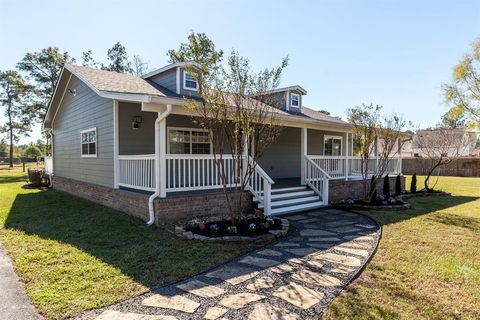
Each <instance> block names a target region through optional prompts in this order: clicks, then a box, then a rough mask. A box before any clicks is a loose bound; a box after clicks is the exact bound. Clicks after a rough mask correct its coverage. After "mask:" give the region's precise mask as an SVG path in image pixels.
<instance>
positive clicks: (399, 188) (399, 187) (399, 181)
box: [395, 174, 402, 196]
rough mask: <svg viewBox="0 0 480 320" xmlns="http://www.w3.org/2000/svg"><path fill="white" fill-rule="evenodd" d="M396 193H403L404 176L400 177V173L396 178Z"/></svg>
mask: <svg viewBox="0 0 480 320" xmlns="http://www.w3.org/2000/svg"><path fill="white" fill-rule="evenodd" d="M395 194H396V195H397V196H399V195H401V194H402V177H400V174H398V175H397V178H396V179H395Z"/></svg>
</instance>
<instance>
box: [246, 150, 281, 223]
mask: <svg viewBox="0 0 480 320" xmlns="http://www.w3.org/2000/svg"><path fill="white" fill-rule="evenodd" d="M248 161H249V163H250V165H251V166H252V168H253V172H252V174H251V176H250V179H249V181H248V189H249V190H250V192H251V193H252V194H253V196H254V198H255V199H256V200H258V201H261V202H262V203H263V213H264V214H265V215H270V212H271V197H272V184H274V183H275V182H273V180H272V178H270V177H269V176H268V174H267V173H266V172H265V171H264V170H263V169H262V168H261V167H260V166H259V165H258V164H257V163H255V162H254V161H253V159H252V158H251V157H250V156H249V157H248Z"/></svg>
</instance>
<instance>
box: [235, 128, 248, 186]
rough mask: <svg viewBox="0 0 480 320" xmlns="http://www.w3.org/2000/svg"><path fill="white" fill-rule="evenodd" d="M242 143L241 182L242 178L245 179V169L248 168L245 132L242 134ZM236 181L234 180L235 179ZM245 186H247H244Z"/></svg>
mask: <svg viewBox="0 0 480 320" xmlns="http://www.w3.org/2000/svg"><path fill="white" fill-rule="evenodd" d="M242 140H243V141H242V143H243V155H242V172H241V174H242V177H241V179H242V181H241V183H243V179H246V178H247V171H246V170H248V135H246V134H243V136H242ZM235 183H236V181H235ZM245 187H247V186H245Z"/></svg>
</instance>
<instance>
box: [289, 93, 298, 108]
mask: <svg viewBox="0 0 480 320" xmlns="http://www.w3.org/2000/svg"><path fill="white" fill-rule="evenodd" d="M290 106H291V107H295V108H300V95H299V94H296V93H292V94H290Z"/></svg>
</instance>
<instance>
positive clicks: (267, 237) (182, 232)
mask: <svg viewBox="0 0 480 320" xmlns="http://www.w3.org/2000/svg"><path fill="white" fill-rule="evenodd" d="M275 219H278V220H280V223H281V226H282V227H281V229H276V230H269V231H268V233H265V234H260V235H257V236H236V235H232V236H223V237H208V236H204V235H200V234H196V233H193V232H192V231H187V230H186V229H185V227H184V226H176V227H175V235H176V236H178V237H180V238H184V239H188V240H192V239H193V240H200V241H212V242H237V241H254V242H255V241H272V240H274V239H275V238H281V237H285V236H286V235H287V233H288V230H289V229H290V222H289V221H288V220H287V219H283V218H275Z"/></svg>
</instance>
